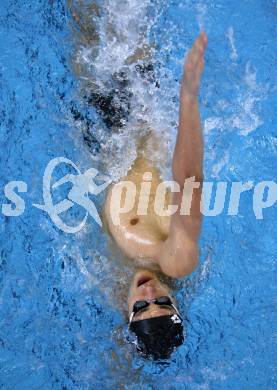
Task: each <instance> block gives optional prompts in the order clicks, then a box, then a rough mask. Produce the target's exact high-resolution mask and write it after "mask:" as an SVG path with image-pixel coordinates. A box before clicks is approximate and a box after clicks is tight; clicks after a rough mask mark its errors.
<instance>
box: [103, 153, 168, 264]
mask: <svg viewBox="0 0 277 390" xmlns="http://www.w3.org/2000/svg"><path fill="white" fill-rule="evenodd" d="M145 172H150V174H145ZM149 179H150V180H149ZM122 181H130V182H132V183H134V184H135V186H136V194H135V202H134V207H133V208H132V209H131V211H128V212H124V213H120V214H117V216H118V218H119V219H118V221H119V223H118V225H115V224H114V223H113V221H114V219H113V218H112V213H113V212H116V210H115V209H116V208H117V204H121V207H123V205H124V201H125V199H124V198H125V194H126V190H125V193H124V191H121V193H122V195H121V200H120V201H119V202H117V201H116V197H115V195H114V192H113V188H114V186H115V185H112V186H111V188H110V189H109V191H108V195H107V199H106V204H105V216H106V220H107V223H108V228H109V231H110V233H111V234H112V236H113V237H114V239H115V241H116V242H117V245H118V246H119V247H120V248H121V249H122V251H123V252H124V253H125V254H126V255H127V256H128V257H130V258H132V259H141V260H149V261H152V262H158V256H159V252H160V246H161V244H162V243H163V242H164V241H165V240H166V238H167V237H168V234H169V224H170V217H169V216H158V215H157V214H156V212H155V209H154V206H155V207H156V210H157V207H161V208H166V207H167V205H168V203H169V193H168V192H166V194H165V197H164V194H163V191H160V195H158V196H156V189H157V186H158V185H159V184H160V183H161V179H160V176H159V173H158V170H157V169H156V168H155V167H154V166H153V165H152V163H151V162H150V161H148V160H147V159H145V158H144V157H138V158H137V159H136V160H135V162H134V163H133V165H132V167H131V169H130V170H129V172H128V173H127V175H126V176H125V177H123V178H122V179H121V181H120V182H122ZM150 183H151V187H150ZM149 187H150V188H149ZM155 197H156V199H155ZM147 203H148V207H147ZM141 212H142V213H143V214H146V215H140V214H141Z"/></svg>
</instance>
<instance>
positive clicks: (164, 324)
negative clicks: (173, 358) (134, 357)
mask: <svg viewBox="0 0 277 390" xmlns="http://www.w3.org/2000/svg"><path fill="white" fill-rule="evenodd" d="M130 330H131V331H132V332H134V333H135V334H136V336H137V349H138V350H139V351H140V352H141V353H142V354H143V355H145V356H146V357H152V358H153V359H154V360H157V359H168V358H169V357H170V355H171V353H172V352H173V350H174V349H175V348H176V347H178V346H179V345H181V344H182V343H183V341H184V335H183V325H182V320H181V318H180V316H179V315H178V314H171V315H166V316H160V317H154V318H148V319H146V320H139V321H134V322H131V324H130Z"/></svg>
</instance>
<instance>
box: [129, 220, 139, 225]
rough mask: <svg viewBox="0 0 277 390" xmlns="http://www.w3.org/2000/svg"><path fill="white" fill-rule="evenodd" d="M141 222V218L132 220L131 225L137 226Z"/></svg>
mask: <svg viewBox="0 0 277 390" xmlns="http://www.w3.org/2000/svg"><path fill="white" fill-rule="evenodd" d="M138 221H139V218H132V219H131V221H130V224H131V225H136V224H137V223H138Z"/></svg>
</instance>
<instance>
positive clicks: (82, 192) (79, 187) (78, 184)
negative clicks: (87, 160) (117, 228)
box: [33, 157, 110, 233]
mask: <svg viewBox="0 0 277 390" xmlns="http://www.w3.org/2000/svg"><path fill="white" fill-rule="evenodd" d="M63 163H64V164H67V165H69V166H71V167H73V168H74V170H75V171H76V174H71V173H70V174H67V175H65V176H64V177H62V178H61V179H60V180H58V181H56V182H55V183H54V184H53V185H52V189H55V188H58V187H59V186H61V185H63V184H65V183H72V184H73V186H72V188H71V189H70V191H69V192H68V195H67V198H68V199H63V200H62V201H60V202H58V203H56V204H53V199H52V195H51V179H52V175H53V171H54V169H55V168H56V167H57V166H58V165H60V164H63ZM98 173H99V172H98V170H97V169H95V168H90V169H88V170H86V171H85V172H84V173H83V174H82V173H81V172H80V170H79V168H78V167H77V166H76V165H75V164H74V163H73V162H72V161H71V160H69V159H68V158H65V157H56V158H54V159H52V160H51V161H50V162H49V163H48V165H47V167H46V169H45V172H44V175H43V200H44V204H43V205H40V204H33V206H34V207H36V208H38V209H41V210H43V211H45V212H46V213H48V215H49V217H50V218H51V220H52V221H53V223H54V224H55V225H56V226H57V227H58V228H59V229H60V230H62V231H64V232H65V233H77V232H79V231H80V230H81V229H82V228H83V227H84V226H85V224H86V221H87V217H88V215H90V216H91V217H92V218H93V219H94V220H95V222H97V224H98V225H100V226H102V222H101V219H100V216H99V214H98V211H97V209H96V206H95V205H94V203H93V202H92V200H91V199H90V198H89V196H88V195H89V194H92V195H98V194H100V193H101V192H102V191H103V190H104V189H105V188H107V186H108V185H109V184H110V179H109V178H107V177H105V176H102V175H101V179H103V180H104V183H103V184H101V185H97V184H96V183H95V182H94V179H95V178H96V176H97V175H98ZM75 204H77V205H79V206H81V207H83V208H84V209H85V210H86V214H85V216H84V218H83V220H82V221H81V222H80V223H79V224H78V225H77V226H68V225H67V224H66V223H65V222H64V221H63V220H62V218H61V217H60V214H61V213H63V212H65V211H68V210H69V209H71V208H72V207H73V206H74V205H75Z"/></svg>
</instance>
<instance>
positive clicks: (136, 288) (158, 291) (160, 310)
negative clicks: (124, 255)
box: [128, 271, 175, 321]
mask: <svg viewBox="0 0 277 390" xmlns="http://www.w3.org/2000/svg"><path fill="white" fill-rule="evenodd" d="M162 296H169V297H170V298H171V300H172V301H173V302H174V300H173V299H172V297H171V295H170V294H169V289H168V288H167V287H166V286H165V285H164V284H162V283H161V282H160V281H159V279H158V278H157V276H156V275H155V274H154V273H152V272H150V271H139V272H137V273H136V274H135V276H134V279H133V281H132V284H131V287H130V292H129V299H128V310H129V316H130V315H131V312H132V309H133V306H134V303H135V302H137V301H143V300H146V301H148V300H152V299H156V298H159V297H162ZM170 314H175V310H174V309H173V308H172V307H169V306H159V305H155V304H154V303H151V304H150V305H149V306H148V307H147V308H146V309H144V310H142V311H139V312H138V313H137V314H135V316H134V317H133V321H139V320H145V319H147V318H153V317H159V316H163V315H170Z"/></svg>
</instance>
